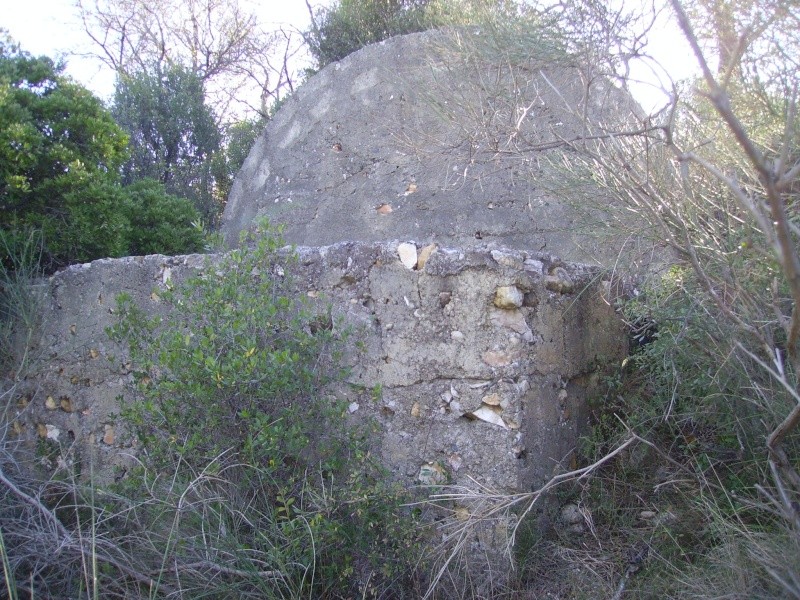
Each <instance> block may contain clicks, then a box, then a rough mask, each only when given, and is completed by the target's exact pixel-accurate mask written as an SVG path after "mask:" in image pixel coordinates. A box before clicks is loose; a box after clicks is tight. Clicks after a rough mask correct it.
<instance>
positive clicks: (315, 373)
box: [110, 234, 416, 597]
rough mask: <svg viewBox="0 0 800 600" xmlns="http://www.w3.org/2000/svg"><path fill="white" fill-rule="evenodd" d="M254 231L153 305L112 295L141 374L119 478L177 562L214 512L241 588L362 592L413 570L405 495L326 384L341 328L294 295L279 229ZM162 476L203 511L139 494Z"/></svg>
mask: <svg viewBox="0 0 800 600" xmlns="http://www.w3.org/2000/svg"><path fill="white" fill-rule="evenodd" d="M251 242H253V247H252V248H249V249H248V248H247V244H244V246H245V249H242V250H237V251H234V252H231V253H229V254H227V255H226V256H224V257H223V258H221V259H219V261H215V262H211V261H210V262H209V263H208V265H207V266H206V268H205V269H204V270H203V271H202V273H199V274H198V275H196V276H193V277H190V278H189V279H188V280H186V281H185V282H183V283H180V284H177V285H176V286H175V287H174V288H172V289H169V290H167V291H165V292H164V293H163V294H161V292H159V294H161V298H160V300H161V301H162V303H163V304H165V305H166V307H167V308H168V310H167V312H166V313H165V314H164V316H162V317H149V316H148V315H146V314H144V313H143V312H142V311H141V309H139V308H137V307H136V306H135V305H134V303H133V302H132V301H131V300H130V298H126V297H122V298H121V299H120V302H119V309H120V310H119V315H120V320H119V323H118V324H117V325H116V326H115V327H114V328H113V330H112V331H111V332H110V333H111V335H112V337H113V338H114V339H117V340H125V341H127V343H128V347H129V349H130V362H131V366H132V369H133V373H134V378H135V381H136V387H135V390H132V391H131V394H129V395H127V396H126V398H125V399H124V408H123V411H122V418H123V420H124V421H125V422H126V423H127V425H128V427H129V428H130V429H131V430H132V431H133V432H134V434H135V435H136V437H137V439H138V441H139V446H140V449H141V453H140V459H141V461H142V462H141V467H140V469H139V470H138V471H137V472H135V473H133V474H131V476H130V477H128V479H127V480H126V481H125V482H124V483H123V484H122V486H121V488H120V490H118V491H119V493H120V495H121V496H123V497H127V498H131V497H133V498H135V499H136V505H137V506H138V507H139V508H137V514H138V515H139V516H138V517H137V520H138V521H140V522H144V523H148V525H147V527H146V529H147V531H148V537H149V539H150V540H151V541H150V542H149V543H150V544H151V545H152V544H155V545H156V546H157V547H159V548H161V549H162V551H163V552H164V554H165V555H166V554H171V555H172V554H175V555H176V556H177V557H178V558H177V559H176V560H178V561H179V562H184V563H187V564H188V563H192V562H193V561H195V559H194V558H192V557H196V556H198V555H202V554H203V553H204V552H205V553H206V554H207V553H208V548H205V546H206V544H207V543H208V542H207V540H206V539H203V538H202V537H200V536H199V532H201V531H203V530H209V529H213V530H215V531H219V530H220V528H221V527H222V528H224V530H225V531H226V535H225V536H224V540H222V539H219V540H218V541H215V542H214V548H215V551H219V552H220V556H222V555H224V556H225V557H229V558H226V562H224V564H225V565H227V567H226V568H229V569H233V570H235V571H236V573H238V575H236V576H231V577H228V578H225V581H226V583H225V585H226V586H231V589H237V590H239V592H240V593H241V592H242V590H244V589H248V590H251V589H253V588H252V586H256V589H259V590H260V593H263V594H264V596H263V597H283V596H290V597H295V595H297V594H301V593H302V594H310V595H312V596H314V597H347V596H350V595H353V594H357V595H358V596H362V595H363V596H369V595H370V594H372V593H375V594H380V593H383V591H385V589H387V588H389V587H391V586H398V583H397V581H398V580H400V581H404V582H405V583H404V584H403V585H407V583H408V579H407V578H408V577H409V576H410V573H411V571H412V569H413V567H412V566H411V565H412V562H411V560H410V557H411V552H412V551H413V550H415V548H416V546H415V543H416V542H415V537H414V523H413V520H412V519H411V517H410V516H409V515H408V514H406V513H407V511H406V510H405V509H403V508H401V500H402V499H403V495H402V493H401V492H400V491H399V490H398V489H396V488H395V487H394V486H393V485H392V484H391V483H390V482H388V481H387V480H386V479H385V474H384V473H383V472H382V470H381V469H380V468H379V466H378V465H377V464H376V463H375V462H374V460H373V459H372V457H371V455H370V452H369V446H368V443H367V438H368V435H369V433H370V428H369V425H368V424H366V425H364V426H361V427H355V426H347V424H346V423H345V415H346V414H347V411H346V406H345V405H343V404H342V402H340V401H338V400H336V399H335V398H332V397H330V396H329V395H328V394H327V393H326V392H325V389H326V384H328V383H330V382H331V381H333V380H336V379H340V378H341V377H342V376H343V375H345V371H344V370H343V369H342V368H341V366H340V364H339V359H340V356H341V352H342V348H343V344H344V342H345V340H346V338H347V337H348V332H347V331H344V330H342V329H341V324H339V323H334V322H332V321H331V320H330V316H329V315H330V312H329V310H330V309H323V310H315V308H314V307H313V306H307V305H305V304H304V303H303V302H302V301H301V300H299V299H298V298H296V297H294V296H293V293H292V292H291V291H290V290H291V289H292V288H291V280H290V276H289V275H288V273H289V272H290V270H291V266H292V264H293V262H294V260H295V259H294V257H292V256H291V255H285V254H281V253H280V252H279V248H280V247H281V245H282V242H281V241H280V240H279V239H278V238H276V237H274V236H273V235H271V234H261V235H260V237H259V238H258V239H257V240H255V241H253V240H251ZM320 323H322V325H323V326H321V327H320V326H319V324H320ZM160 475H163V476H166V477H164V479H163V482H164V483H163V484H162V483H159V476H160ZM199 478H200V479H203V481H204V484H203V486H202V487H203V490H202V492H199V491H198V486H197V481H198V479H199ZM143 482H148V483H146V485H143ZM167 482H168V485H167V488H166V490H165V491H164V493H163V494H162V495H165V496H168V497H171V498H174V499H175V502H176V503H178V504H180V502H179V500H180V501H183V500H181V499H182V498H187V497H191V498H194V499H196V501H197V502H198V503H200V504H202V505H203V506H206V507H208V511H207V513H204V514H197V515H196V516H194V517H191V518H190V517H188V516H187V515H180V511H179V510H178V508H177V507H175V505H173V504H170V503H165V504H163V505H162V504H159V505H158V506H152V505H151V504H149V503H147V502H143V499H142V497H141V493H142V490H143V489H147V490H151V491H152V490H155V489H157V488H158V487H159V486H160V485H166V484H167ZM215 498H216V499H217V500H216V501H211V499H215ZM192 501H193V502H194V501H195V500H192ZM170 506H172V508H170ZM209 517H212V518H213V521H214V522H213V523H209V522H208V521H207V519H208V518H209ZM177 521H180V523H178V522H177ZM158 532H163V533H158ZM167 532H168V533H167ZM157 536H160V541H153V540H155V537H157ZM223 547H224V552H222V550H223ZM237 549H239V550H238V551H237ZM245 550H246V551H245ZM195 562H196V561H195ZM265 568H266V569H268V570H270V571H275V572H280V573H281V576H280V582H279V583H280V585H279V586H277V587H276V582H275V581H274V580H273V579H268V580H264V579H263V578H261V579H259V578H258V576H257V573H258V572H260V571H263V570H264V569H265ZM211 570H212V571H213V569H211ZM247 573H251V574H252V577H250V576H246V574H247ZM164 576H165V577H171V575H169V574H168V573H166V572H165V573H164ZM174 585H175V582H172V583H170V587H172V586H174ZM197 585H201V582H197ZM202 585H203V586H205V587H204V589H205V590H206V592H205V593H217V592H219V591H220V590H219V588H218V587H217V586H219V585H220V582H218V581H203V582H202ZM279 588H280V589H282V590H283V591H282V592H281V593H278V592H277V591H276V590H277V589H279ZM215 589H216V592H212V591H211V590H215ZM226 589H227V588H226ZM270 590H271V591H270ZM370 590H371V591H370Z"/></svg>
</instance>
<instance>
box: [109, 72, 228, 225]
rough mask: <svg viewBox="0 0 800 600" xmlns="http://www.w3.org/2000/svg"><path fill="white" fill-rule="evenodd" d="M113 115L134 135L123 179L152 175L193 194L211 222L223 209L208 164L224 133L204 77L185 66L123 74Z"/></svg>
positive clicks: (175, 189) (179, 192)
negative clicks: (209, 100)
mask: <svg viewBox="0 0 800 600" xmlns="http://www.w3.org/2000/svg"><path fill="white" fill-rule="evenodd" d="M112 114H113V116H114V117H115V119H116V120H117V122H118V123H119V124H120V126H121V127H122V128H123V129H124V130H125V131H126V132H127V133H128V135H129V137H130V153H131V156H130V159H129V160H127V161H126V162H125V163H124V165H123V168H122V177H123V182H124V183H126V184H130V183H133V182H135V181H139V180H141V179H145V178H152V179H155V180H157V181H160V182H161V183H162V184H164V186H165V188H166V189H167V191H168V192H169V193H171V194H174V195H177V196H181V197H184V198H189V199H190V200H192V201H193V202H194V204H195V206H196V207H197V209H198V210H199V211H200V212H201V214H202V215H203V217H204V219H206V220H207V222H214V221H215V220H216V218H217V216H218V214H219V212H220V199H219V198H218V197H215V182H214V179H213V177H212V175H211V171H210V164H211V159H212V157H213V156H214V155H215V153H217V152H219V151H220V143H221V139H220V134H219V131H218V129H217V124H216V121H215V119H214V115H213V113H212V111H211V109H210V108H209V107H208V106H207V105H206V103H205V96H204V90H203V82H202V80H201V79H200V78H199V77H198V76H197V75H195V73H194V72H192V71H191V70H189V69H186V68H184V67H181V66H177V65H176V66H168V67H161V66H159V65H156V66H155V67H154V68H153V69H152V70H150V71H138V72H136V73H132V74H120V75H119V78H118V81H117V87H116V92H115V96H114V104H113V108H112Z"/></svg>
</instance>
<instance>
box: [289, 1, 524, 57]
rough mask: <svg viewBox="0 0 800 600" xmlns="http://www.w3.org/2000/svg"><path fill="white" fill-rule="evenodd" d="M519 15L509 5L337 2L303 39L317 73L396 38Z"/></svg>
mask: <svg viewBox="0 0 800 600" xmlns="http://www.w3.org/2000/svg"><path fill="white" fill-rule="evenodd" d="M521 12H524V8H523V7H522V6H521V5H520V4H518V3H516V2H514V1H513V0H386V1H382V2H374V1H372V0H337V1H336V2H333V3H332V4H331V5H330V6H327V7H325V8H322V9H321V10H319V11H318V12H317V14H316V15H315V14H314V13H313V12H312V14H311V27H310V29H309V30H308V31H306V32H305V34H304V39H305V42H306V45H307V46H308V50H309V52H310V53H311V56H312V57H313V58H314V61H315V68H316V70H319V69H322V68H323V67H325V66H326V65H328V64H330V63H332V62H336V61H339V60H342V59H343V58H344V57H346V56H348V55H349V54H352V53H353V52H355V51H356V50H359V49H360V48H363V47H364V46H367V45H369V44H374V43H376V42H381V41H383V40H386V39H389V38H390V37H393V36H396V35H403V34H406V33H415V32H419V31H427V30H429V29H435V28H437V27H442V26H445V25H470V24H477V23H480V22H482V21H484V20H486V19H492V18H497V17H500V16H502V17H505V18H514V17H516V16H517V15H519V14H520V13H521Z"/></svg>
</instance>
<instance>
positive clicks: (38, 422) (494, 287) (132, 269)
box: [16, 242, 625, 491]
mask: <svg viewBox="0 0 800 600" xmlns="http://www.w3.org/2000/svg"><path fill="white" fill-rule="evenodd" d="M400 247H402V250H403V253H402V254H403V255H406V254H407V251H408V250H410V249H411V248H412V247H413V248H414V249H415V250H416V251H417V255H418V258H417V263H416V264H403V262H402V260H401V253H400V252H398V249H399V248H400ZM298 252H299V255H300V261H299V263H298V264H297V265H296V266H295V267H294V269H295V271H294V280H295V285H296V286H297V293H298V294H303V295H306V296H308V297H310V298H319V302H320V310H324V308H323V307H324V306H327V305H328V304H329V303H330V304H331V305H332V306H333V311H334V315H340V316H342V317H343V318H344V319H343V322H344V326H352V327H354V329H355V332H356V336H355V340H360V341H361V342H363V348H364V350H363V351H361V350H356V348H355V347H353V348H351V351H350V352H349V354H348V359H347V360H349V361H350V362H351V364H352V366H353V371H352V376H351V379H350V381H349V383H350V384H354V385H340V386H337V387H335V388H332V389H331V390H330V393H331V394H334V395H337V396H339V397H340V398H343V399H345V400H347V402H348V404H349V405H350V407H351V411H352V413H353V418H359V417H361V416H363V417H370V418H372V419H374V420H375V421H376V422H377V423H379V424H380V431H381V433H380V439H379V440H377V445H378V447H379V451H380V453H381V456H382V459H383V461H384V463H385V465H386V466H387V467H388V468H389V469H390V470H391V472H392V473H393V474H394V475H395V476H396V477H397V478H398V479H400V480H403V481H405V482H406V483H407V484H411V485H413V484H419V483H441V482H444V481H448V482H452V483H462V484H466V483H469V477H474V478H475V479H476V480H477V481H479V482H481V483H482V484H485V485H487V486H490V487H493V488H495V489H498V490H505V491H520V490H527V489H530V488H531V486H533V485H537V484H540V483H542V482H543V481H544V480H545V479H547V478H548V477H549V476H550V475H551V474H552V472H553V470H554V469H557V468H559V466H562V467H563V466H564V465H565V464H567V465H568V463H569V460H570V456H571V453H572V451H573V450H574V448H575V444H576V441H577V435H578V433H579V431H580V430H581V429H582V427H583V425H584V423H585V414H584V406H585V396H586V394H587V393H590V389H591V387H592V382H593V378H594V377H595V373H596V372H597V371H598V369H601V368H602V366H603V365H604V364H607V363H608V362H609V361H611V362H613V361H616V360H618V359H619V357H620V356H621V355H622V352H623V351H624V347H623V346H624V339H625V336H624V335H623V333H622V330H621V324H620V323H619V321H618V319H617V318H616V316H615V314H614V311H613V309H612V308H611V306H610V305H609V303H608V299H607V298H605V297H604V290H605V289H606V288H607V284H605V283H603V282H602V281H600V280H599V278H598V277H597V275H598V273H597V271H595V270H593V269H589V268H587V267H583V266H579V265H574V264H568V263H562V262H561V261H559V260H557V259H555V258H554V257H552V256H551V255H547V254H528V253H525V252H519V251H513V250H499V249H492V248H485V247H484V248H467V249H445V248H439V247H436V248H431V247H422V246H417V245H414V246H411V245H410V244H409V245H406V246H403V245H402V244H398V243H397V242H389V243H386V242H384V243H356V242H349V243H341V244H336V245H333V246H328V247H321V248H308V247H303V248H300V249H299V250H298ZM206 260H207V257H203V256H197V255H195V256H185V257H172V258H168V257H163V256H148V257H143V258H126V259H117V260H100V261H95V262H93V263H90V264H87V265H77V266H73V267H70V268H68V269H66V270H64V271H62V272H60V273H58V274H56V275H54V276H53V277H52V278H51V279H50V280H49V281H48V282H47V283H46V285H45V289H44V314H43V331H42V337H41V341H40V346H41V347H43V348H47V349H48V351H49V356H48V357H47V361H46V364H45V366H44V367H43V368H42V370H41V372H40V373H38V374H36V375H35V376H32V377H31V378H29V380H28V382H27V386H26V388H25V389H23V390H22V392H21V394H20V396H19V397H18V398H16V406H17V412H18V415H17V416H18V423H19V424H21V428H19V429H18V434H19V435H20V437H21V438H22V439H26V440H29V441H30V442H32V443H33V442H35V440H36V439H37V438H41V439H50V440H52V441H53V442H58V444H60V445H61V446H62V447H63V448H64V449H65V452H66V449H67V448H70V447H72V448H73V451H72V453H71V454H70V457H71V458H70V460H78V461H82V463H83V464H82V466H83V469H84V472H85V473H86V472H88V467H89V464H90V460H89V459H90V458H91V466H92V468H93V470H94V472H95V473H101V474H105V476H111V475H113V474H114V468H115V467H119V468H122V467H123V465H124V463H125V462H126V460H129V459H128V458H126V456H125V454H126V453H130V451H131V450H133V451H135V448H133V447H132V446H131V440H130V438H129V437H128V436H127V435H126V434H125V432H124V431H122V429H121V428H120V424H119V422H118V421H117V419H116V417H115V414H116V413H117V412H118V410H119V403H118V401H117V397H118V396H119V395H124V394H125V392H126V384H128V383H130V381H131V375H130V374H129V372H128V368H129V366H127V359H126V356H125V351H124V349H123V348H120V347H118V346H117V345H116V344H114V343H112V342H110V341H109V340H108V338H107V336H106V334H105V328H106V327H108V326H109V325H111V324H112V323H113V321H114V315H113V312H114V307H115V297H116V296H117V295H118V294H119V293H121V292H126V293H128V294H130V295H131V296H132V298H133V299H134V300H135V301H136V302H137V303H138V304H140V305H141V306H142V307H144V308H145V309H146V310H148V311H150V312H155V311H158V310H162V309H163V304H162V303H161V302H160V299H159V289H160V288H162V287H163V286H164V285H165V284H166V282H167V281H168V280H171V281H172V282H175V281H179V280H180V279H182V278H184V277H186V276H187V275H190V274H191V273H193V272H195V271H196V270H197V269H199V268H202V266H203V265H204V263H205V261H206ZM208 260H213V257H212V258H211V259H208ZM423 263H424V264H423ZM355 340H354V341H355ZM376 386H379V387H380V389H381V390H382V393H381V394H380V397H377V398H376V397H374V396H375V395H374V394H373V393H372V391H373V390H375V389H378V387H376ZM90 455H91V456H90ZM65 456H66V454H65ZM50 466H51V467H55V466H56V465H55V464H52V465H50Z"/></svg>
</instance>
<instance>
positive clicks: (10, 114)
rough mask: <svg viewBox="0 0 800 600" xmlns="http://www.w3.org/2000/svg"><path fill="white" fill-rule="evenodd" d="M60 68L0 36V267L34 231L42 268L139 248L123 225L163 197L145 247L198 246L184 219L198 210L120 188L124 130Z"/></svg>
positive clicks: (159, 193) (157, 190)
mask: <svg viewBox="0 0 800 600" xmlns="http://www.w3.org/2000/svg"><path fill="white" fill-rule="evenodd" d="M62 68H63V67H62V66H60V65H56V64H55V63H53V61H51V60H50V59H49V58H45V57H40V58H34V57H32V56H30V55H28V54H27V53H25V52H23V51H21V50H20V49H19V48H18V47H17V46H15V45H14V44H12V43H11V42H9V41H8V40H6V41H3V42H0V85H1V86H2V88H1V89H0V127H1V130H2V133H0V138H2V143H0V177H2V181H0V207H1V208H2V210H0V242H1V243H0V253H2V254H0V260H1V261H2V262H3V266H4V268H5V269H13V268H14V267H15V265H16V264H17V261H18V260H19V259H20V257H22V256H25V254H26V252H27V250H26V244H28V242H29V240H30V239H31V237H35V238H37V239H38V240H39V244H40V246H41V253H40V257H41V260H42V265H41V266H42V268H44V269H45V270H46V271H52V270H54V269H56V268H59V267H62V266H65V265H67V264H71V263H75V262H85V261H89V260H93V259H95V258H102V257H107V256H124V255H126V254H129V253H130V252H132V251H135V250H137V249H141V247H140V246H138V243H137V242H134V241H133V240H132V239H131V235H132V230H131V226H132V224H133V223H134V222H136V223H140V224H141V223H146V222H148V221H152V220H153V219H154V217H155V215H156V214H157V213H159V212H161V213H163V212H164V211H165V210H166V208H167V205H169V208H170V212H171V213H172V216H171V217H170V220H169V224H170V225H171V231H169V232H165V231H163V230H162V231H161V233H160V234H159V233H158V232H155V231H154V232H149V233H147V234H146V235H147V236H149V243H148V244H147V246H146V247H147V250H148V251H167V250H174V251H180V252H186V251H193V250H197V249H200V248H201V245H202V235H201V234H200V233H198V232H197V231H196V228H194V227H193V225H192V222H194V221H197V220H198V219H199V216H198V215H197V213H196V212H194V211H193V210H192V208H191V206H190V205H188V204H187V203H186V201H185V200H179V199H177V198H174V197H169V196H167V195H166V194H165V193H164V190H163V187H161V186H155V185H151V184H145V185H147V186H149V187H148V189H149V196H148V198H149V202H148V204H147V205H146V206H136V200H137V199H138V198H139V195H138V194H139V191H138V190H128V189H127V188H125V187H123V186H122V185H121V184H120V178H119V170H120V168H121V166H122V165H123V164H124V162H125V160H126V159H127V151H126V145H127V137H126V136H125V133H124V131H123V130H122V129H120V128H119V126H118V125H117V124H116V123H115V122H114V119H113V118H112V116H111V115H110V114H109V112H108V111H107V110H106V109H105V108H104V107H103V105H102V103H101V102H100V101H99V100H98V99H97V98H95V97H94V96H92V95H91V94H90V93H89V92H88V91H87V90H86V89H84V88H82V87H81V86H79V85H77V84H75V83H73V82H72V81H70V80H69V79H67V78H65V77H64V76H63V75H62V74H61V71H62ZM139 190H141V188H139ZM131 194H133V195H131ZM134 213H135V217H134V218H133V220H132V217H133V214H134ZM135 235H137V236H139V235H141V233H136V234H135Z"/></svg>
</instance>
